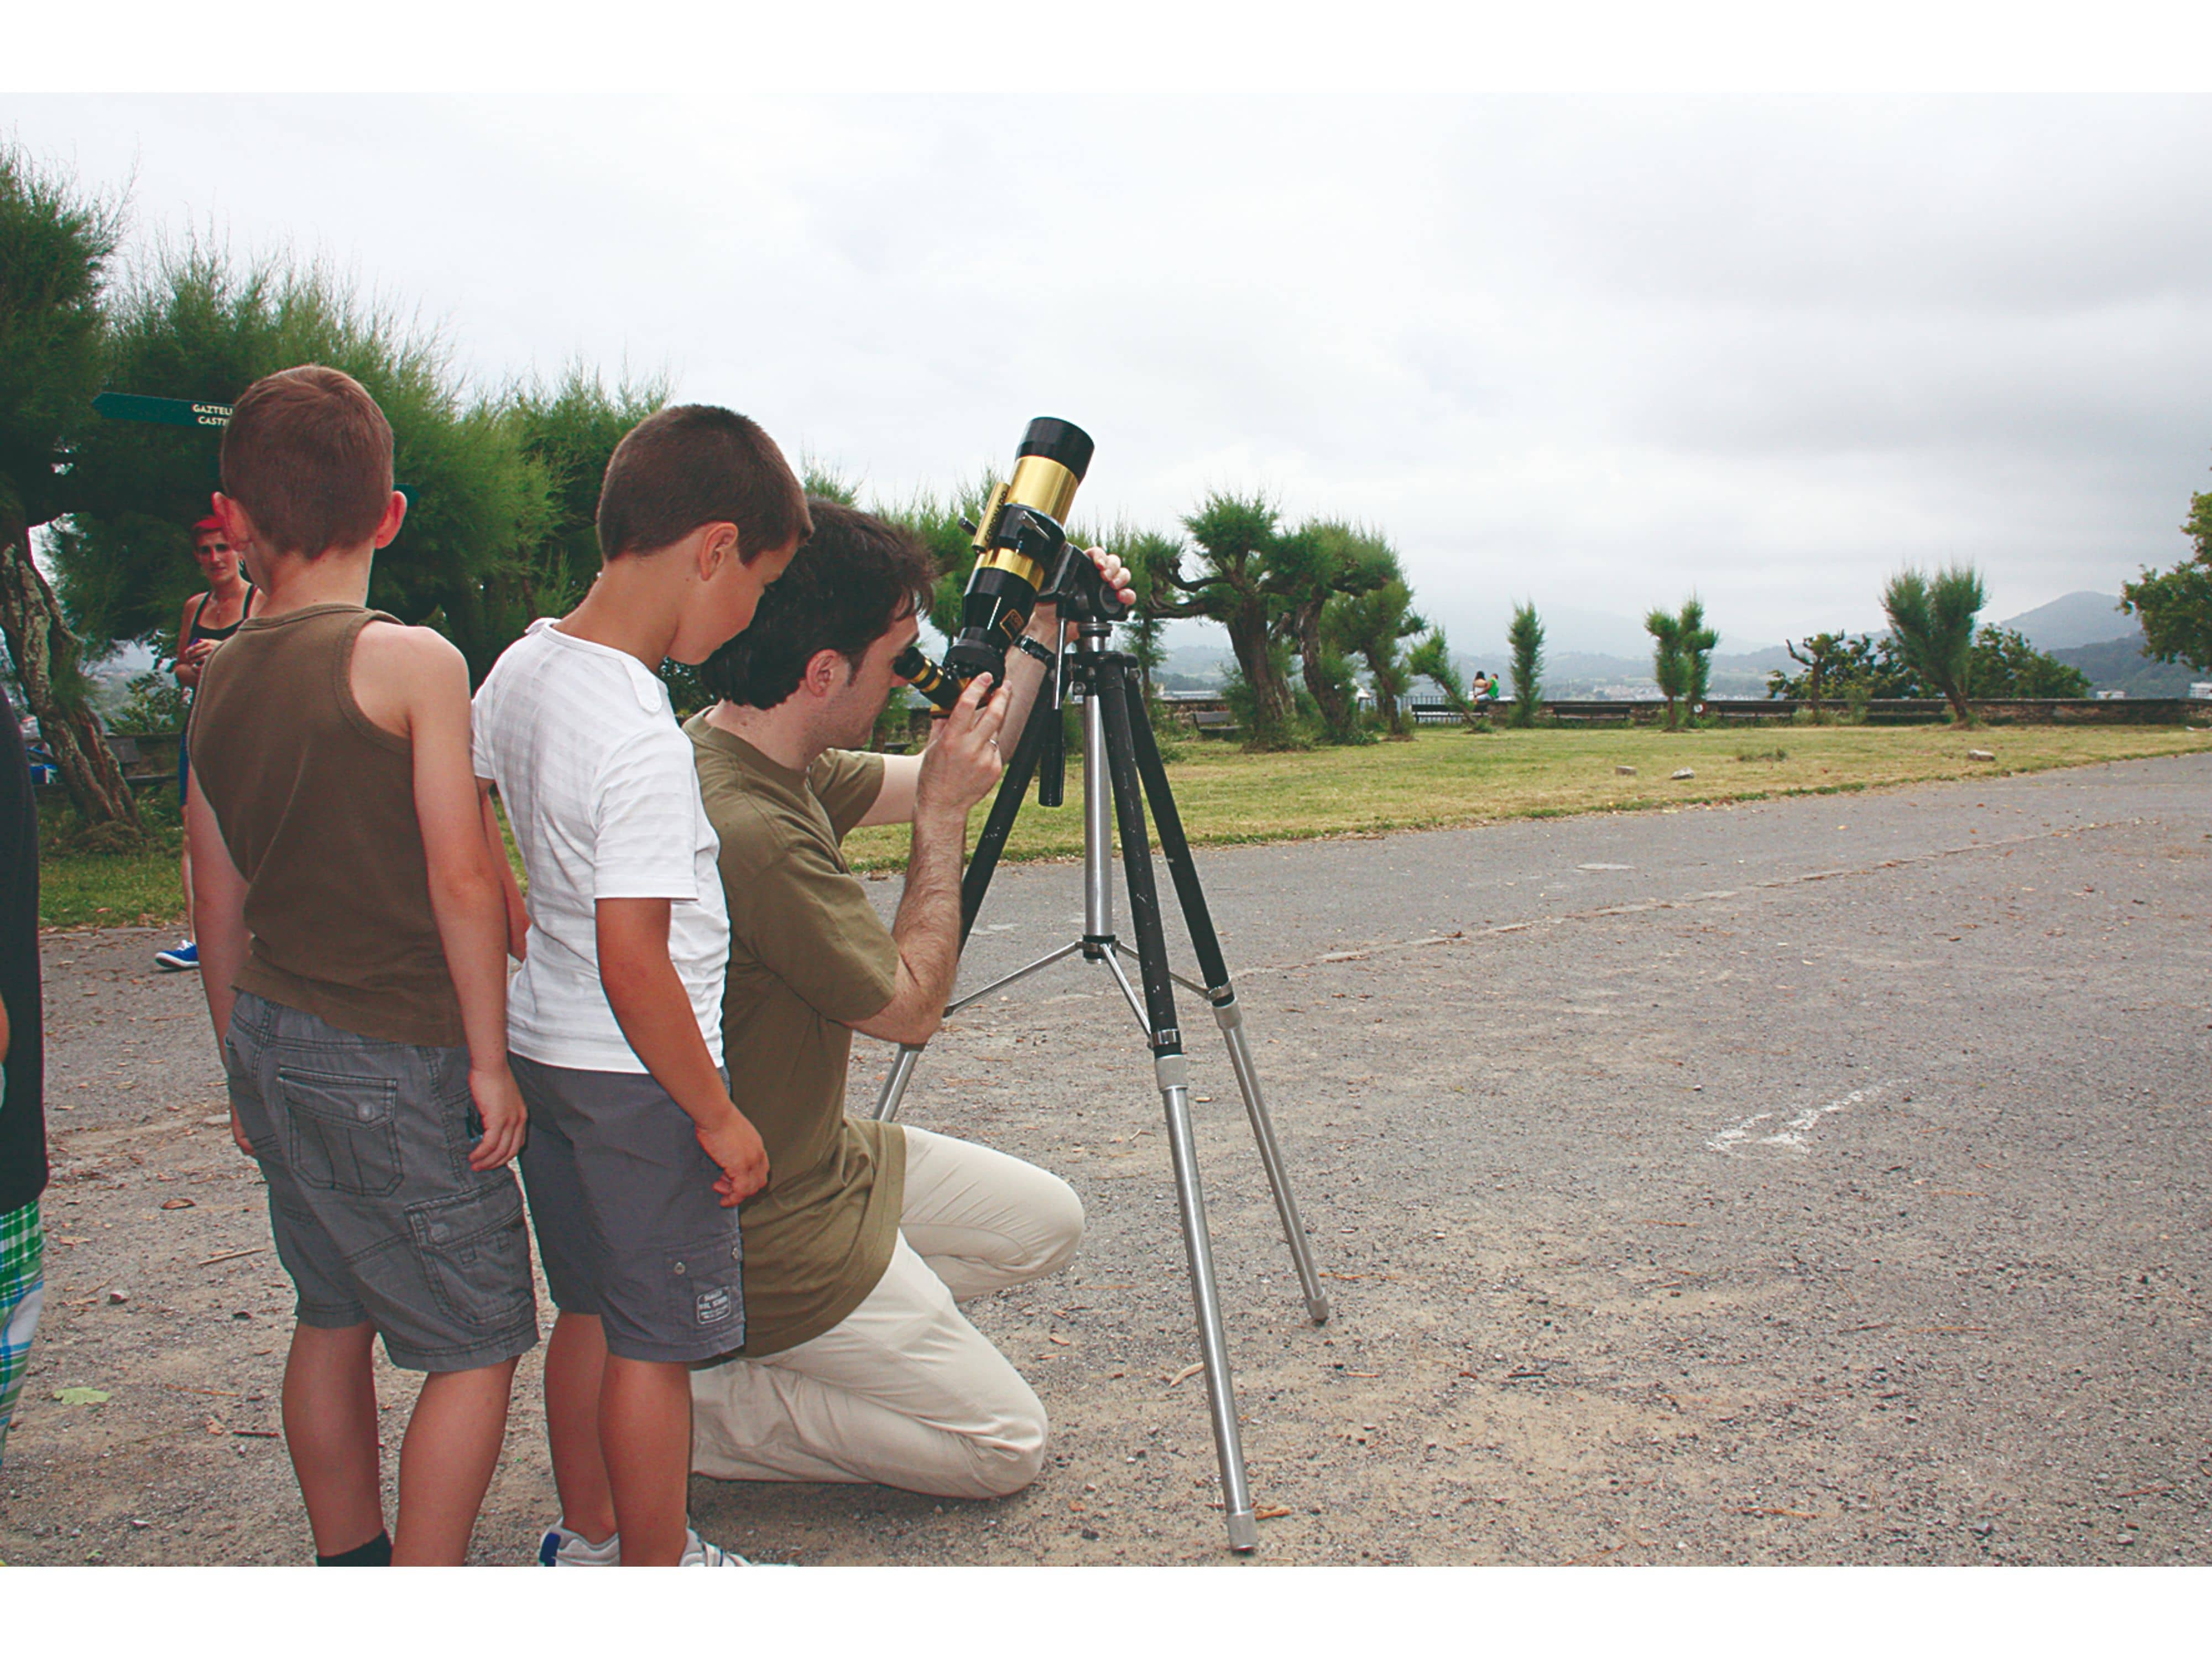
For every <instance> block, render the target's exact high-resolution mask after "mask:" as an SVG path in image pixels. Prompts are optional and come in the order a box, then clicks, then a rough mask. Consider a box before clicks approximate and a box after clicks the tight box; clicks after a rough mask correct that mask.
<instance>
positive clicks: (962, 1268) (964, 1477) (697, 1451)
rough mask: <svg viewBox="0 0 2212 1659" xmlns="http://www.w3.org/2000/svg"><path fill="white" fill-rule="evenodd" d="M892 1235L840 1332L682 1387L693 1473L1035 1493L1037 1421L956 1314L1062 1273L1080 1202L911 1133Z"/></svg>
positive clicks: (1054, 1184)
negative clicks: (895, 1237)
mask: <svg viewBox="0 0 2212 1659" xmlns="http://www.w3.org/2000/svg"><path fill="white" fill-rule="evenodd" d="M899 1233H900V1238H899V1242H898V1244H897V1246H896V1249H894V1250H893V1251H892V1254H891V1261H890V1267H887V1268H886V1269H885V1270H884V1276H883V1278H882V1279H880V1280H879V1281H878V1283H877V1285H876V1288H875V1289H874V1290H873V1291H871V1292H869V1295H868V1298H867V1300H866V1301H865V1302H863V1303H861V1304H860V1306H859V1307H857V1308H855V1309H854V1310H853V1311H852V1312H851V1313H850V1314H848V1316H846V1317H845V1319H844V1321H843V1322H842V1323H840V1324H839V1325H837V1326H836V1327H835V1328H832V1329H830V1330H828V1331H825V1332H823V1334H821V1335H820V1336H817V1337H816V1338H815V1339H814V1340H812V1341H811V1342H802V1343H800V1344H799V1346H797V1347H795V1348H787V1349H785V1350H784V1351H783V1352H781V1353H777V1354H771V1355H769V1357H768V1358H764V1359H737V1360H732V1361H730V1362H729V1363H728V1364H723V1365H717V1366H714V1368H713V1369H711V1370H702V1371H695V1372H693V1373H692V1376H691V1407H692V1423H693V1427H694V1432H695V1434H696V1443H695V1445H694V1448H693V1450H692V1455H691V1467H692V1468H694V1469H695V1470H696V1471H697V1472H698V1473H699V1474H708V1475H713V1476H715V1477H716V1478H717V1479H720V1480H873V1481H878V1482H880V1483H881V1484H882V1485H884V1486H898V1487H902V1488H903V1489H904V1490H906V1491H908V1492H927V1493H929V1494H930V1495H932V1496H933V1497H943V1498H1002V1497H1004V1496H1006V1494H1007V1493H1009V1492H1019V1491H1020V1490H1021V1489H1022V1488H1023V1487H1024V1486H1028V1485H1029V1483H1030V1481H1032V1480H1036V1474H1037V1471H1038V1470H1039V1469H1040V1468H1042V1467H1043V1464H1044V1447H1045V1420H1044V1407H1042V1405H1041V1404H1039V1403H1038V1401H1037V1397H1036V1394H1035V1393H1034V1392H1032V1391H1031V1389H1030V1385H1029V1384H1028V1383H1024V1382H1023V1381H1022V1379H1021V1376H1020V1373H1018V1371H1016V1370H1014V1368H1013V1366H1012V1365H1011V1364H1008V1363H1007V1361H1006V1356H1005V1355H1004V1354H1002V1353H1000V1352H999V1350H998V1349H997V1348H996V1347H995V1346H993V1344H992V1343H991V1341H990V1340H989V1339H988V1338H987V1337H985V1336H984V1334H982V1333H981V1331H979V1330H977V1329H976V1328H975V1327H974V1326H973V1325H971V1324H969V1322H967V1320H966V1319H965V1318H963V1316H961V1313H960V1310H959V1309H957V1307H955V1306H954V1305H953V1304H954V1302H955V1301H956V1300H964V1299H966V1298H967V1297H972V1296H981V1295H982V1294H983V1293H984V1292H985V1291H997V1290H1004V1289H1005V1288H1006V1287H1007V1286H1008V1285H1019V1284H1022V1283H1024V1282H1025V1281H1027V1280H1029V1279H1036V1278H1039V1277H1041V1276H1042V1275H1043V1274H1045V1273H1053V1272H1055V1271H1056V1270H1058V1269H1059V1268H1060V1267H1063V1266H1065V1265H1066V1262H1067V1261H1068V1260H1069V1258H1070V1257H1072V1256H1073V1255H1074V1254H1075V1248H1076V1245H1077V1244H1078V1243H1079V1242H1080V1240H1081V1238H1082V1236H1083V1205H1082V1201H1081V1200H1079V1199H1078V1198H1077V1197H1076V1195H1075V1193H1074V1191H1073V1188H1070V1187H1069V1186H1068V1184H1067V1183H1066V1182H1064V1181H1062V1180H1061V1179H1060V1177H1059V1176H1055V1175H1051V1174H1048V1172H1046V1171H1045V1170H1040V1169H1038V1168H1037V1167H1036V1165H1035V1164H1024V1162H1022V1160H1021V1159H1019V1158H1009V1157H1008V1156H1007V1155H1006V1153H1004V1152H994V1151H992V1150H991V1149H990V1148H989V1147H987V1146H976V1145H975V1144H974V1143H972V1142H969V1141H965V1140H955V1139H952V1138H951V1136H949V1135H940V1134H932V1133H929V1132H928V1131H927V1130H926V1129H913V1128H909V1129H908V1130H907V1131H906V1195H905V1200H904V1203H903V1205H902V1207H901V1210H900V1212H899Z"/></svg>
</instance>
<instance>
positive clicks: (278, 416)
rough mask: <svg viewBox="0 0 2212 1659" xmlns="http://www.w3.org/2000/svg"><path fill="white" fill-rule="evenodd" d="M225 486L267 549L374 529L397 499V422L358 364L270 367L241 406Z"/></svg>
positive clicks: (294, 548)
mask: <svg viewBox="0 0 2212 1659" xmlns="http://www.w3.org/2000/svg"><path fill="white" fill-rule="evenodd" d="M222 493H223V494H224V495H228V496H229V497H230V498H231V499H232V500H233V501H236V502H237V503H238V504H239V505H240V507H244V508H245V509H246V515H247V516H248V517H249V518H251V519H252V520H253V528H254V530H255V532H257V533H258V535H259V537H260V538H261V541H262V544H263V546H264V550H266V551H269V552H271V553H304V554H306V555H307V556H308V557H309V558H313V557H315V556H317V555H319V554H321V553H324V552H326V551H328V550H330V549H331V548H333V547H351V546H355V545H356V544H360V543H362V542H365V541H367V540H368V539H369V538H370V537H372V536H374V534H375V533H376V526H377V525H378V523H379V522H380V521H381V520H382V519H383V517H384V510H385V508H386V506H387V505H389V504H390V502H391V500H392V422H389V421H387V420H386V419H385V418H384V411H383V410H380V409H379V408H378V407H377V406H376V399H375V398H372V397H370V396H369V395H368V389H367V388H366V387H364V386H362V383H361V382H360V381H359V380H355V379H354V377H353V376H352V375H350V374H346V373H344V372H343V371H342V370H339V369H335V368H325V367H324V366H323V365H322V364H320V363H305V364H302V365H301V367H299V368H287V369H281V370H279V371H278V372H277V373H276V374H264V375H263V376H262V377H261V378H260V379H259V380H256V381H255V382H254V383H253V384H252V386H248V387H246V391H245V393H244V395H243V396H241V397H240V398H239V400H238V401H237V403H235V404H233V405H232V406H231V411H230V424H229V425H228V426H227V427H225V428H223V434H222Z"/></svg>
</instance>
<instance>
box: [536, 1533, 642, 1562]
mask: <svg viewBox="0 0 2212 1659" xmlns="http://www.w3.org/2000/svg"><path fill="white" fill-rule="evenodd" d="M538 1565H539V1566H541V1567H618V1566H620V1565H622V1534H620V1533H618V1532H617V1533H610V1534H608V1535H607V1539H606V1541H605V1543H601V1544H594V1543H593V1542H592V1541H591V1540H590V1539H588V1538H586V1537H585V1536H584V1534H581V1533H580V1532H570V1531H569V1530H568V1528H566V1527H564V1526H557V1525H556V1526H553V1527H549V1528H546V1531H545V1536H544V1537H543V1538H541V1539H539V1540H538Z"/></svg>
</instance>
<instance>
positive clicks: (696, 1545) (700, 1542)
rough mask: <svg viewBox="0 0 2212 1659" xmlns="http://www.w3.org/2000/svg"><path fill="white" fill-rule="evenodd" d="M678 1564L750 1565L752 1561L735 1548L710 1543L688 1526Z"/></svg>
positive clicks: (698, 1565)
mask: <svg viewBox="0 0 2212 1659" xmlns="http://www.w3.org/2000/svg"><path fill="white" fill-rule="evenodd" d="M676 1565H678V1566H679V1567H750V1565H752V1563H751V1562H750V1561H748V1560H746V1559H745V1558H744V1556H742V1555H739V1554H738V1553H737V1552H736V1551H735V1550H726V1549H724V1548H723V1547H721V1546H720V1544H710V1543H708V1541H706V1540H705V1539H703V1538H702V1537H700V1536H699V1534H697V1533H696V1532H695V1531H693V1530H692V1529H691V1528H689V1527H686V1528H684V1554H683V1557H682V1559H679V1560H678V1562H677V1563H676Z"/></svg>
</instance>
